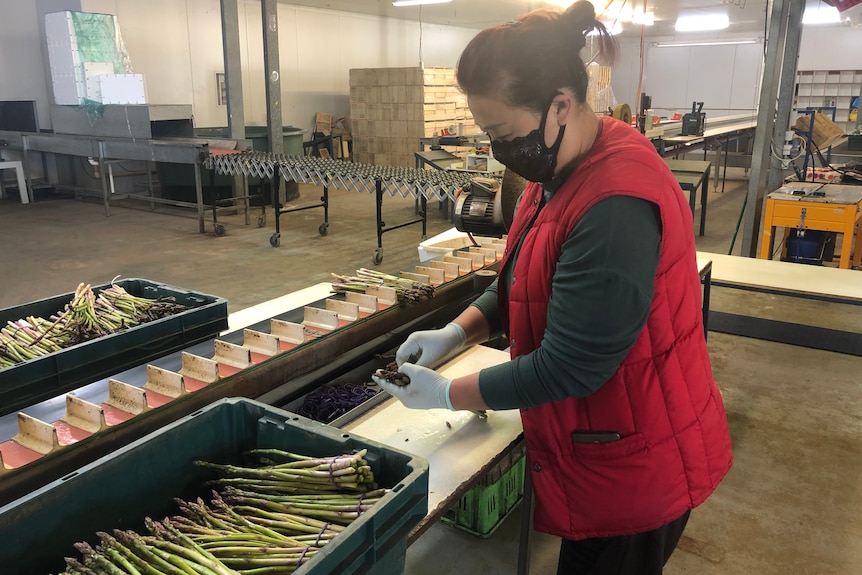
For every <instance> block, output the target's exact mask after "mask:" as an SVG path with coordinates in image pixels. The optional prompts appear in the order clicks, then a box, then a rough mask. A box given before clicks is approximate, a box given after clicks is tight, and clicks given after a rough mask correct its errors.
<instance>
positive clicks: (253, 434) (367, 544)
mask: <svg viewBox="0 0 862 575" xmlns="http://www.w3.org/2000/svg"><path fill="white" fill-rule="evenodd" d="M258 447H269V448H277V449H284V450H287V451H293V452H300V453H304V454H308V455H320V456H330V455H337V454H341V453H347V452H351V451H354V450H359V449H367V450H368V454H367V455H366V459H367V460H368V461H369V463H370V465H371V467H372V469H373V471H374V475H375V479H376V481H377V482H378V483H379V484H380V485H382V486H384V487H390V488H391V491H390V492H389V493H387V494H386V495H385V496H384V498H383V499H381V501H380V502H378V503H377V504H376V505H375V506H374V507H373V508H372V509H371V511H369V512H367V513H365V514H363V515H362V516H361V517H360V518H359V519H357V520H356V521H354V522H353V523H352V524H351V525H350V526H349V527H347V528H346V529H345V530H344V531H343V532H341V533H340V534H339V535H338V537H337V538H336V539H333V540H332V542H331V543H329V544H328V545H326V546H325V547H323V550H322V551H321V552H320V553H317V554H316V555H315V556H314V557H312V558H311V559H309V560H308V562H307V563H305V564H303V565H302V566H301V567H300V568H299V569H298V570H297V571H296V574H297V575H312V574H313V575H328V574H330V573H332V574H336V573H337V574H338V575H353V574H356V575H359V574H362V575H398V574H400V573H403V571H404V558H405V553H406V552H407V536H408V534H409V532H410V529H412V528H413V527H414V526H416V525H417V524H418V523H419V521H421V520H422V518H424V517H425V515H426V514H427V512H428V463H427V462H426V461H425V460H424V459H421V458H418V457H415V456H413V455H410V454H407V453H404V452H402V451H397V450H395V449H393V448H391V447H388V446H385V445H382V444H380V443H377V442H373V441H370V440H366V439H362V438H360V437H356V436H353V435H350V434H349V433H345V432H344V431H342V430H339V429H336V428H334V427H330V426H328V425H324V424H322V423H317V422H315V421H312V420H310V419H306V418H304V417H300V416H298V415H295V414H293V413H290V412H287V411H282V410H280V409H276V408H274V407H270V406H268V405H264V404H262V403H258V402H255V401H251V400H248V399H236V398H232V399H223V400H220V401H217V402H215V403H212V404H210V405H209V406H207V407H205V408H204V409H202V410H200V411H197V412H195V413H193V414H192V415H189V416H187V417H185V418H183V419H181V420H179V421H177V422H175V423H172V424H170V425H168V426H166V427H164V428H162V429H160V430H159V431H156V432H154V433H151V434H150V435H147V436H145V437H143V438H141V439H140V440H138V441H136V442H134V443H132V444H130V445H127V446H125V447H123V448H121V449H118V450H117V451H116V452H114V453H113V454H112V455H110V456H107V457H103V458H102V459H99V460H97V461H95V462H93V463H91V464H89V465H86V466H84V467H82V468H80V469H79V470H77V471H76V472H74V473H71V474H69V475H68V476H66V477H64V478H62V479H60V480H58V481H55V482H53V483H51V484H49V485H47V486H45V487H43V488H41V489H38V490H36V491H34V492H33V493H31V494H29V495H27V496H26V497H22V498H21V499H18V500H16V501H14V502H12V503H10V504H8V505H6V506H4V507H0V541H3V545H0V566H2V567H0V572H2V573H3V575H25V574H31V573H58V572H60V571H62V570H63V569H64V567H65V565H64V562H63V557H64V556H76V557H78V556H79V554H78V553H77V551H75V549H74V548H73V547H72V544H73V543H75V542H77V541H88V542H90V543H91V544H95V543H97V542H98V538H97V537H96V535H95V533H96V532H97V531H108V532H110V531H111V530H113V529H114V528H119V529H133V530H135V531H138V532H139V533H143V532H144V531H145V529H144V526H143V519H144V517H154V518H161V517H164V516H166V515H173V514H175V513H176V511H177V509H176V505H175V504H174V503H173V498H174V497H183V498H189V497H195V496H197V495H199V494H203V493H200V492H199V489H200V486H201V484H202V482H203V481H205V480H206V479H208V478H210V477H212V475H211V473H209V472H207V470H205V469H202V468H200V467H196V466H194V465H193V464H192V461H193V460H195V459H208V460H211V461H219V462H230V461H238V460H239V457H240V454H241V453H243V452H245V451H248V450H249V449H254V448H258Z"/></svg>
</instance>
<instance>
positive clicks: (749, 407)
mask: <svg viewBox="0 0 862 575" xmlns="http://www.w3.org/2000/svg"><path fill="white" fill-rule="evenodd" d="M732 175H741V174H732ZM746 187H747V182H745V181H743V180H736V181H729V182H728V186H727V191H726V192H725V193H717V192H714V191H713V190H712V188H710V194H709V210H708V214H709V218H708V222H707V234H706V236H704V237H702V238H698V248H699V249H700V250H704V251H714V252H719V253H727V251H728V248H729V246H730V241H731V237H732V235H733V230H734V226H735V225H736V220H737V217H738V215H739V210H740V209H741V206H742V200H743V196H744V194H745V190H746ZM318 195H319V191H318V190H316V189H312V188H306V187H304V188H303V195H302V198H301V199H300V200H299V201H298V202H297V204H301V203H302V202H309V203H310V202H313V201H314V200H316V198H317V196H318ZM331 202H332V203H331V205H332V209H331V226H330V229H329V234H328V235H327V236H326V237H321V236H319V234H318V232H317V227H318V225H319V224H320V223H321V221H322V211H321V210H309V211H304V212H298V213H295V214H290V215H287V216H285V217H283V219H282V224H283V225H284V227H285V228H286V229H283V230H282V244H281V247H279V248H272V247H270V245H269V236H270V235H271V234H272V232H273V229H274V220H273V214H272V213H271V212H270V213H269V218H268V222H267V226H266V228H265V229H258V228H257V227H256V226H255V225H254V222H255V220H256V217H257V214H258V212H257V211H254V212H253V213H252V225H251V226H245V225H243V219H242V217H241V216H230V217H227V218H225V222H226V224H227V229H228V234H227V236H225V237H222V238H216V237H213V236H211V235H209V234H198V233H197V231H196V230H197V223H196V222H195V221H193V220H192V219H188V218H187V217H178V216H177V215H172V214H173V213H174V210H171V209H165V208H163V209H160V210H158V211H156V212H150V211H149V209H148V207H147V206H146V205H145V204H140V203H125V206H127V207H122V206H121V204H124V203H123V202H119V203H118V204H117V205H116V206H115V207H114V209H113V211H112V215H111V217H108V218H106V217H104V215H103V213H102V207H101V205H100V204H97V203H90V202H83V201H73V200H70V199H63V198H61V197H60V196H54V195H50V194H44V195H42V194H40V195H39V201H37V202H36V203H35V204H33V205H29V206H22V205H20V204H17V203H16V202H14V201H12V200H7V201H0V241H2V244H3V246H4V251H3V256H2V258H0V308H3V307H6V306H12V305H17V304H21V303H25V302H28V301H33V300H35V299H38V298H42V297H48V296H52V295H55V294H57V293H62V292H66V291H71V290H73V289H74V288H75V286H76V285H77V283H78V282H80V281H84V282H91V283H103V282H107V281H110V280H111V279H112V278H113V277H114V276H116V275H122V276H123V277H143V278H147V279H151V280H157V281H161V282H165V283H168V284H173V285H178V286H183V287H186V288H189V289H192V290H196V291H203V292H207V293H212V294H216V295H219V296H222V297H226V298H227V299H228V301H229V307H230V310H231V311H236V310H239V309H242V308H245V307H248V306H250V305H253V304H256V303H260V302H262V301H265V300H268V299H272V298H274V297H277V296H280V295H283V294H285V293H288V292H291V291H294V290H297V289H300V288H303V287H307V286H308V285H311V284H314V283H317V282H321V281H327V280H328V277H329V273H330V272H338V273H345V272H351V271H353V270H355V269H356V268H358V267H371V257H372V254H373V253H374V249H375V247H376V238H375V232H374V223H373V219H374V205H373V203H374V202H373V196H371V195H367V194H360V193H357V192H344V191H335V192H333V193H332V196H331ZM430 212H431V214H430V218H429V231H428V235H429V236H431V235H434V234H436V233H438V232H440V231H443V230H445V229H448V228H449V227H451V225H450V224H449V222H448V221H447V220H446V219H445V217H444V216H443V214H442V213H441V212H438V211H437V210H436V209H431V210H430ZM384 217H385V219H386V220H387V223H388V224H390V225H394V224H396V223H398V222H399V221H404V220H406V219H409V218H412V217H413V201H412V199H404V198H389V197H387V198H386V201H385V204H384ZM208 229H209V226H208ZM383 241H384V261H383V263H382V264H381V265H380V266H378V267H379V269H381V270H384V271H393V272H394V271H397V270H400V269H404V268H407V267H409V266H410V265H413V264H415V263H417V262H418V257H417V252H416V244H417V243H418V242H419V241H420V231H419V228H418V226H409V227H406V228H402V229H399V230H395V231H392V232H390V233H387V234H385V235H384V239H383ZM739 244H740V240H739V239H738V240H737V244H736V249H735V250H734V253H735V254H738V253H739ZM859 273H860V281H862V272H859ZM712 307H713V309H717V310H721V311H726V312H733V313H748V314H751V315H757V316H760V317H768V318H774V319H781V320H784V321H795V322H799V323H808V324H813V325H820V326H824V327H834V328H836V329H843V330H847V331H856V332H858V331H860V330H862V314H860V313H859V308H857V307H853V306H843V305H838V304H830V303H824V302H814V301H807V300H799V299H794V298H787V297H780V296H769V295H757V294H752V293H749V292H742V291H739V290H730V289H719V288H715V289H713V299H712ZM709 348H710V354H711V357H712V361H713V368H714V371H715V376H716V379H717V381H718V382H719V385H720V387H721V390H722V393H723V394H724V399H725V403H726V406H727V411H728V415H729V419H730V426H731V433H732V435H733V442H734V455H735V464H734V467H733V469H732V470H731V472H730V474H729V475H728V477H727V478H726V479H725V481H724V482H723V483H722V485H721V486H720V487H719V489H718V491H717V492H716V493H715V494H714V495H713V497H711V498H710V499H709V500H708V501H707V502H706V503H705V504H704V505H702V506H701V507H700V508H698V509H697V510H695V511H694V513H693V514H692V517H691V520H690V522H689V526H688V528H687V529H686V532H685V534H684V535H683V538H682V540H681V542H680V545H679V548H678V550H677V552H676V553H675V554H674V556H673V557H672V558H671V560H670V562H669V564H668V566H667V569H666V570H665V572H666V573H668V574H670V575H679V574H688V573H691V574H695V573H696V574H701V575H713V574H715V575H718V574H722V575H726V574H754V573H756V574H772V573H775V574H790V573H792V574H809V573H810V574H851V573H862V497H860V495H862V481H860V476H862V457H860V456H862V417H860V415H859V414H860V413H862V386H860V380H862V377H860V375H859V374H860V373H862V358H860V357H856V356H849V355H840V354H835V353H830V352H824V351H817V350H812V349H806V348H799V347H791V346H786V345H782V344H777V343H772V342H767V341H760V340H754V339H747V338H741V337H736V336H730V335H725V334H720V333H710V336H709ZM519 520H520V508H517V509H516V510H515V511H514V512H513V514H512V515H511V516H510V517H509V518H508V519H507V520H506V521H505V522H504V523H503V525H502V526H501V527H500V529H499V530H498V531H497V532H496V533H494V535H493V536H491V537H490V538H488V539H480V538H477V537H474V536H472V535H468V534H466V533H463V532H460V531H458V530H456V529H453V528H451V527H448V526H445V525H442V524H438V525H435V526H433V527H432V528H431V529H430V530H429V531H428V532H427V533H426V534H425V535H423V536H422V537H421V538H420V539H419V541H418V542H417V543H415V544H414V545H413V546H411V547H410V549H409V550H408V557H407V567H406V570H405V573H406V574H407V575H425V574H429V575H430V574H431V573H434V574H435V575H439V574H441V573H458V572H465V573H514V571H515V562H516V558H517V542H518V537H519V532H518V528H519ZM531 543H532V545H531V555H532V560H531V570H530V573H532V574H534V575H537V574H540V573H541V574H545V573H554V572H555V565H556V553H557V545H558V542H557V541H556V540H555V539H554V538H551V537H547V536H543V535H541V534H536V533H533V534H532V537H531Z"/></svg>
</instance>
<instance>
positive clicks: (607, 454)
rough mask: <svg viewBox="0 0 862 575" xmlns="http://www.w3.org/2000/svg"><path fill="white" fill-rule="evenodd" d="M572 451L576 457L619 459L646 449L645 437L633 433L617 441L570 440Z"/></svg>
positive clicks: (641, 434)
mask: <svg viewBox="0 0 862 575" xmlns="http://www.w3.org/2000/svg"><path fill="white" fill-rule="evenodd" d="M572 447H573V453H574V456H575V458H576V459H596V460H599V459H603V460H608V459H619V458H620V457H628V456H630V455H635V454H638V453H642V452H645V451H646V450H647V444H646V439H645V438H644V436H643V433H633V434H631V435H627V436H625V437H623V438H622V439H618V440H617V441H610V442H607V443H578V442H572Z"/></svg>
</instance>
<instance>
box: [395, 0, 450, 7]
mask: <svg viewBox="0 0 862 575" xmlns="http://www.w3.org/2000/svg"><path fill="white" fill-rule="evenodd" d="M451 1H452V0H397V2H393V3H392V5H393V6H399V7H400V6H419V5H421V4H446V3H447V2H451Z"/></svg>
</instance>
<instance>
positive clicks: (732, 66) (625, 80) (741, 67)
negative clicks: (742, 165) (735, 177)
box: [612, 26, 862, 116]
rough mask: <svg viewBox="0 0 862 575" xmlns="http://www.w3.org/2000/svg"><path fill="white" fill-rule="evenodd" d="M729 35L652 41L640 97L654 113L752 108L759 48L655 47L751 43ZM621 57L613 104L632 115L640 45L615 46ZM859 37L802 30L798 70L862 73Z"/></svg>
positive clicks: (851, 32) (849, 31)
mask: <svg viewBox="0 0 862 575" xmlns="http://www.w3.org/2000/svg"><path fill="white" fill-rule="evenodd" d="M751 37H752V36H751V35H748V36H739V35H733V34H723V35H708V34H700V35H693V36H685V37H681V36H677V37H661V38H659V37H652V38H649V37H648V38H647V39H646V42H645V53H646V58H645V62H644V63H645V67H644V80H643V86H642V87H641V92H646V93H647V94H649V95H651V96H652V99H653V108H654V109H656V111H657V112H662V113H664V112H665V111H673V110H676V111H680V112H685V111H687V110H688V109H690V107H691V103H692V101H703V102H705V104H704V109H705V110H706V111H707V113H708V114H709V115H712V116H720V115H725V114H738V113H742V111H744V110H753V109H754V108H755V107H756V106H757V101H758V98H759V87H760V79H761V73H762V69H761V67H762V61H763V45H762V43H757V44H740V45H730V46H687V47H684V46H680V47H669V48H659V47H656V46H654V45H653V44H654V43H656V42H682V41H698V40H701V41H702V40H719V39H721V40H728V39H742V38H751ZM620 47H621V49H622V54H621V58H620V62H619V63H618V64H617V66H615V67H614V70H613V77H612V78H613V80H612V86H613V89H614V95H615V97H616V98H617V101H618V102H626V103H628V104H630V105H631V106H632V109H635V108H636V106H637V103H638V74H639V72H640V41H639V40H635V39H623V40H621V41H620ZM859 54H862V31H860V30H859V29H858V28H852V27H850V26H806V27H804V28H803V31H802V40H801V44H800V51H799V64H798V68H799V69H800V70H857V69H862V60H860V58H859Z"/></svg>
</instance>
